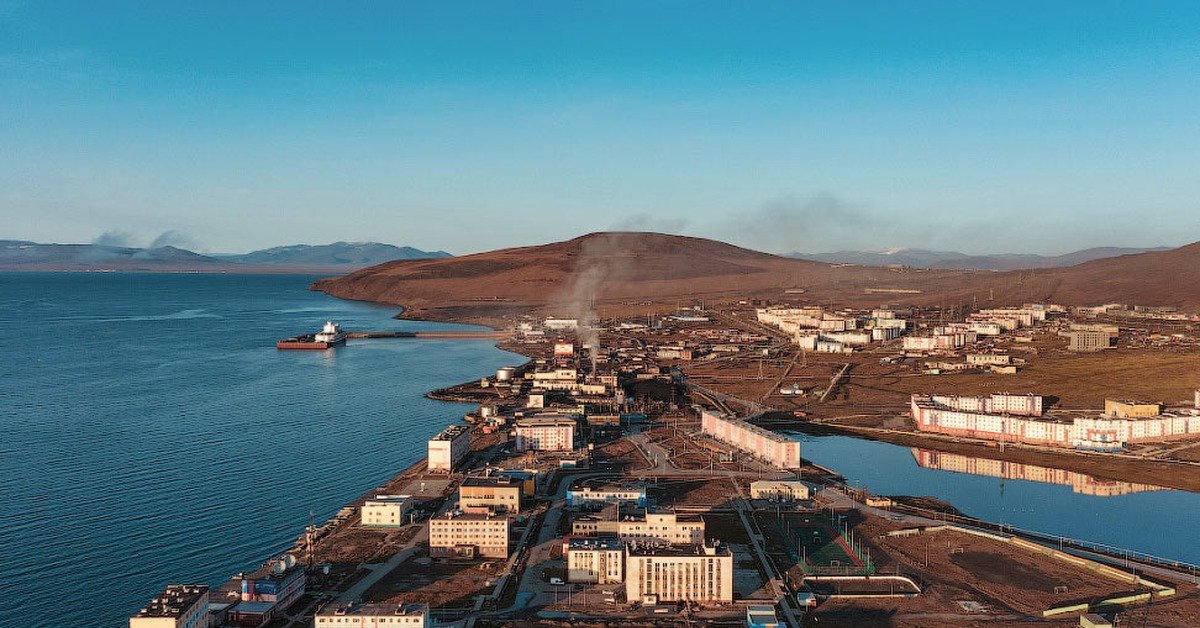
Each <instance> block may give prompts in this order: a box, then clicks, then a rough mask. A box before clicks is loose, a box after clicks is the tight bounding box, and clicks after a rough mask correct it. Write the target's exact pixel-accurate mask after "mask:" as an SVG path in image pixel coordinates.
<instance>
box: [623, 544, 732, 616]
mask: <svg viewBox="0 0 1200 628" xmlns="http://www.w3.org/2000/svg"><path fill="white" fill-rule="evenodd" d="M626 555H627V557H628V558H627V560H626V562H625V599H627V600H638V599H643V598H644V597H645V596H653V597H654V598H655V599H657V601H659V602H699V603H710V604H711V603H716V602H732V601H733V553H732V552H730V551H729V548H727V547H724V546H715V545H687V546H680V545H669V546H668V545H654V544H631V545H629V546H628V547H627V549H626Z"/></svg>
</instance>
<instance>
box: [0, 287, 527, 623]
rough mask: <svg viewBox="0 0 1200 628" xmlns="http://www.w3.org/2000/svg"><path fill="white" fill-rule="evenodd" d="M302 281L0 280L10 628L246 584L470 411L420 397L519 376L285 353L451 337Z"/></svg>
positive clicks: (430, 362)
mask: <svg viewBox="0 0 1200 628" xmlns="http://www.w3.org/2000/svg"><path fill="white" fill-rule="evenodd" d="M314 279H315V277H313V276H299V275H284V276H280V275H197V274H132V273H114V274H100V273H88V274H81V273H73V274H50V273H30V274H22V273H0V330H3V331H2V332H0V333H3V334H5V335H6V336H7V338H8V340H7V342H5V343H4V347H5V348H4V356H3V357H2V358H0V514H2V515H3V517H2V518H0V600H3V602H4V607H5V608H4V612H3V613H0V626H3V627H5V628H7V627H9V626H12V627H16V626H23V627H25V626H121V625H127V624H126V622H127V621H128V619H127V618H128V617H129V616H130V615H132V614H134V613H136V612H137V610H138V609H139V608H141V606H142V605H143V604H145V603H146V602H147V601H149V600H150V598H151V597H153V596H154V594H155V593H157V592H158V591H159V590H160V589H161V588H162V587H163V586H165V585H167V584H172V583H200V584H210V585H218V584H221V583H222V582H224V581H225V580H226V579H228V578H229V576H231V575H233V574H234V573H236V572H238V571H248V570H252V569H254V568H257V567H258V566H259V564H260V563H261V561H263V560H265V559H267V558H270V557H271V556H272V555H273V554H275V553H277V552H279V551H282V550H283V549H286V548H287V547H289V546H290V545H291V543H292V542H293V540H294V539H295V538H296V536H298V535H299V534H300V533H301V532H303V530H304V526H306V525H307V524H308V518H309V511H313V512H314V513H315V515H316V518H317V521H318V522H321V521H324V520H325V519H327V518H329V517H330V516H332V515H333V514H334V513H335V512H336V511H337V510H338V509H339V508H341V507H342V506H343V505H345V504H346V503H348V502H350V501H352V500H353V499H355V498H357V497H358V496H360V495H362V494H363V493H365V492H367V491H369V490H371V489H372V488H373V487H375V486H378V485H379V484H380V483H382V482H383V481H385V480H387V479H388V478H390V477H392V476H393V475H394V474H396V473H397V472H398V471H400V470H402V469H404V468H405V467H407V466H409V465H410V464H412V463H413V462H415V461H417V460H418V459H420V458H421V457H423V456H424V455H425V442H426V440H427V439H428V438H429V437H430V436H431V435H433V434H435V433H436V432H438V431H440V430H441V429H442V428H444V427H445V426H446V425H448V424H449V423H451V422H455V421H458V420H459V419H461V417H462V414H463V413H464V412H465V411H467V410H469V409H470V408H469V407H468V406H464V405H459V404H449V403H441V402H436V401H431V400H428V399H426V398H425V397H423V395H424V393H425V392H427V391H429V390H432V389H434V388H438V387H442V386H446V385H450V384H456V383H459V382H461V381H465V380H468V379H472V378H475V377H479V376H481V375H486V374H488V373H491V372H495V369H497V368H499V367H500V366H504V365H506V364H519V363H521V362H522V361H523V358H521V357H520V356H516V355H513V354H509V353H505V352H502V351H500V350H498V349H496V348H495V347H493V346H492V344H493V343H492V342H491V341H485V340H481V341H451V340H400V339H382V340H361V341H355V340H351V341H350V342H349V344H348V345H347V346H346V347H343V348H340V349H337V350H334V351H317V352H306V351H278V350H276V349H275V341H276V340H277V339H279V338H284V337H287V336H292V335H295V334H298V333H301V332H311V331H316V330H318V329H319V328H320V326H321V324H322V323H324V321H325V320H326V319H333V320H335V321H341V322H342V323H343V327H344V328H346V329H351V330H393V329H406V330H421V329H451V328H456V327H455V326H453V325H444V324H432V323H419V322H410V321H397V320H394V319H392V316H393V315H394V314H395V313H396V312H397V308H394V307H378V306H373V305H369V304H364V303H355V302H348V301H341V300H338V299H334V298H332V297H329V296H326V295H324V294H321V293H316V292H309V291H308V290H307V287H308V285H309V284H310V283H311V282H312V281H313V280H314ZM457 328H461V327H457Z"/></svg>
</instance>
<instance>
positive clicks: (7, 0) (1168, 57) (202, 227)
mask: <svg viewBox="0 0 1200 628" xmlns="http://www.w3.org/2000/svg"><path fill="white" fill-rule="evenodd" d="M0 100H2V102H4V103H5V104H4V106H2V107H0V147H2V148H0V218H3V223H4V227H3V228H2V229H0V239H3V238H9V239H28V240H35V241H39V242H89V241H96V240H97V239H103V240H104V241H110V242H126V243H129V244H135V245H147V244H150V243H151V242H154V241H158V243H175V244H179V245H181V246H185V247H188V248H192V249H195V250H200V251H210V252H241V251H248V250H252V249H256V248H265V247H269V246H275V245H281V244H293V243H298V242H306V243H325V242H332V241H334V240H352V241H354V240H375V241H382V242H390V243H394V244H400V245H412V246H416V247H419V248H425V249H444V250H448V251H451V252H453V253H458V254H461V253H469V252H476V251H483V250H490V249H495V248H503V247H508V246H518V245H526V244H538V243H544V242H552V241H556V240H562V239H567V238H571V237H575V236H578V235H582V234H584V233H588V232H591V231H601V230H610V229H634V230H654V231H667V232H672V233H682V234H686V235H695V236H701V237H711V238H716V239H720V240H724V241H728V242H732V243H735V244H740V245H743V246H749V247H751V248H756V249H759V250H765V251H770V252H789V251H807V252H822V251H832V250H838V249H846V248H852V249H881V248H888V247H899V246H908V247H925V248H935V249H947V250H960V251H963V252H968V253H986V252H1037V253H1063V252H1067V251H1071V250H1076V249H1080V248H1086V247H1090V246H1101V245H1121V246H1160V245H1162V246H1175V245H1181V244H1185V243H1189V242H1192V241H1196V240H1200V219H1197V216H1200V3H1196V2H1153V1H1150V2H1138V3H1133V2H1055V3H1042V2H1014V1H1006V2H990V3H987V2H980V3H974V2H972V3H968V2H949V3H941V2H861V3H860V2H822V3H795V2H752V3H733V2H703V1H687V2H617V1H605V2H563V1H553V2H503V1H499V0H494V1H488V2H475V3H458V2H442V1H439V2H420V3H418V2H377V3H353V2H351V3H328V2H296V1H291V2H277V3H269V2H263V3H254V2H209V1H205V2H193V3H176V2H103V3H96V2H52V1H48V2H47V1H38V2H34V1H28V2H25V1H21V0H0Z"/></svg>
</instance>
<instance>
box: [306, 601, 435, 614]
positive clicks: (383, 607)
mask: <svg viewBox="0 0 1200 628" xmlns="http://www.w3.org/2000/svg"><path fill="white" fill-rule="evenodd" d="M428 613H429V606H428V605H426V604H364V603H362V602H348V603H341V604H330V605H329V606H326V607H325V608H324V609H322V610H321V612H319V613H317V614H318V615H320V616H322V617H341V616H352V617H353V616H358V617H382V616H388V617H392V616H404V615H407V616H410V617H411V616H418V615H425V614H428Z"/></svg>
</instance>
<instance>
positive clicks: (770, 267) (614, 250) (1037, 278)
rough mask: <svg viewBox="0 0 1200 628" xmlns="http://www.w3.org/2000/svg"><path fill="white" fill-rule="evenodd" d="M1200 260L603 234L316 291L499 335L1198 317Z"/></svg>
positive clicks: (1190, 255) (401, 267) (392, 270)
mask: <svg viewBox="0 0 1200 628" xmlns="http://www.w3.org/2000/svg"><path fill="white" fill-rule="evenodd" d="M1197 258H1200V243H1198V244H1193V245H1189V246H1186V247H1182V248H1179V249H1175V250H1171V251H1162V252H1152V253H1144V254H1141V255H1130V256H1123V257H1120V258H1112V259H1105V260H1097V261H1094V262H1089V263H1086V264H1081V265H1079V266H1074V267H1071V268H1062V269H1051V270H1045V271H1038V272H1037V273H1029V272H1028V271H1012V272H1003V273H992V272H984V271H961V270H913V269H904V268H880V267H869V266H841V265H830V264H823V263H819V262H810V261H806V260H798V259H791V258H784V257H778V256H774V255H768V254H765V253H759V252H756V251H750V250H747V249H742V248H738V247H734V246H731V245H728V244H723V243H721V242H715V241H712V240H703V239H699V238H689V237H683V236H671V235H663V234H652V233H596V234H590V235H587V236H582V237H579V238H575V239H573V240H568V241H565V242H556V243H552V244H546V245H542V246H532V247H522V248H515V249H504V250H499V251H492V252H488V253H479V254H476V255H466V256H462V257H454V258H446V259H432V260H403V261H395V262H389V263H386V264H381V265H379V266H374V267H371V268H367V269H363V270H360V271H357V272H354V273H351V274H350V275H347V276H345V277H339V278H336V279H324V280H320V281H318V282H316V283H315V284H313V287H314V289H317V290H322V291H325V292H328V293H329V294H332V295H334V296H339V297H342V298H347V299H356V300H363V301H374V302H379V303H392V304H397V305H402V306H404V307H405V308H406V309H405V313H404V315H405V316H407V317H412V318H427V319H438V320H452V321H463V322H477V323H481V324H490V325H492V326H496V327H502V326H504V324H505V319H506V317H512V316H516V315H518V314H521V313H527V312H531V311H542V312H547V313H559V314H571V311H570V310H571V309H572V307H571V303H573V302H574V303H577V302H589V303H590V302H594V303H595V304H596V306H597V307H598V308H600V309H603V310H605V311H606V314H607V315H609V316H617V315H620V316H626V315H637V314H647V313H652V312H663V311H669V310H671V309H674V308H675V307H676V306H677V305H679V304H680V303H683V304H690V303H692V302H694V301H706V302H713V301H718V300H726V301H733V300H737V299H744V298H780V297H782V296H783V295H784V291H785V290H786V289H789V288H802V289H804V290H805V291H806V292H805V295H806V297H810V298H813V299H816V300H818V301H822V302H827V301H831V300H832V301H836V302H838V303H841V304H847V305H874V304H878V303H880V302H885V301H894V300H895V297H897V296H903V298H904V300H905V301H908V302H911V303H915V304H918V305H939V304H947V305H948V304H954V303H958V304H969V303H971V302H973V301H976V300H982V301H985V302H994V303H1013V304H1016V303H1022V302H1029V301H1043V302H1057V303H1065V304H1078V305H1092V304H1096V303H1100V302H1107V301H1120V302H1127V303H1137V304H1144V305H1177V306H1188V307H1195V306H1200V259H1197ZM881 289H883V290H896V289H898V290H906V291H915V292H909V293H907V294H903V295H901V294H899V293H895V294H887V293H880V292H878V291H879V290H881ZM869 290H875V291H876V292H873V293H872V292H868V291H869ZM989 300H991V301H989Z"/></svg>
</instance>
